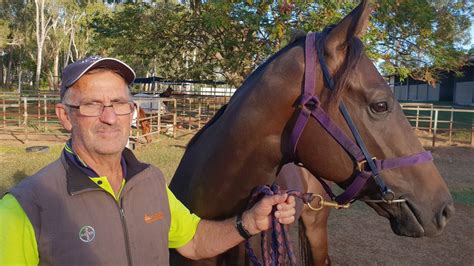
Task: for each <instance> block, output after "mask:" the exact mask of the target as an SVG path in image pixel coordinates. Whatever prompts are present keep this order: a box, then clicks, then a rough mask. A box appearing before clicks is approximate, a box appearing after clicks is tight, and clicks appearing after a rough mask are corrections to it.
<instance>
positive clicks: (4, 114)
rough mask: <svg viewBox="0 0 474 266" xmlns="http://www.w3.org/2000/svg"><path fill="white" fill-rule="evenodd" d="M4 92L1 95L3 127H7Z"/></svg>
mask: <svg viewBox="0 0 474 266" xmlns="http://www.w3.org/2000/svg"><path fill="white" fill-rule="evenodd" d="M5 97H6V96H5V94H4V95H3V98H2V102H3V127H7V115H6V112H7V106H6V102H5Z"/></svg>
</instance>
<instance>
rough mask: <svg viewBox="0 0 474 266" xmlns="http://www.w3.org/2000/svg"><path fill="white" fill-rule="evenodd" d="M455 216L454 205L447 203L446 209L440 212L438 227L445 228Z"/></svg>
mask: <svg viewBox="0 0 474 266" xmlns="http://www.w3.org/2000/svg"><path fill="white" fill-rule="evenodd" d="M453 215H454V205H453V203H452V202H450V203H447V204H446V205H444V208H443V209H442V210H441V211H440V213H439V216H438V226H439V227H440V228H444V227H445V226H446V223H447V222H448V221H449V219H451V217H452V216H453Z"/></svg>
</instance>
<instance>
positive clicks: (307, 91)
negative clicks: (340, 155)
mask: <svg viewBox="0 0 474 266" xmlns="http://www.w3.org/2000/svg"><path fill="white" fill-rule="evenodd" d="M316 62H319V64H320V66H321V70H322V72H323V76H324V79H325V82H326V85H327V87H328V88H329V89H330V90H333V89H334V82H333V80H332V78H331V76H330V74H329V71H328V68H327V65H326V63H325V61H324V53H323V47H322V46H318V47H317V49H316V33H310V34H308V35H307V36H306V42H305V64H306V67H305V84H304V91H303V94H302V95H301V97H300V102H299V105H298V108H299V114H298V117H297V119H296V123H295V126H294V128H293V131H292V134H291V136H290V154H291V156H292V159H293V161H295V162H297V156H296V149H297V146H298V142H299V139H300V137H301V134H302V133H303V130H304V128H305V127H306V124H307V122H308V120H309V118H310V117H313V118H314V119H316V120H317V121H318V122H319V123H320V124H321V126H322V127H323V128H324V129H325V130H326V131H327V132H328V133H329V134H330V135H331V136H332V137H333V138H334V139H335V140H336V141H337V142H338V143H339V145H341V146H342V148H344V150H345V151H346V152H347V153H348V154H349V155H350V156H351V157H352V158H353V159H354V160H355V162H356V164H357V169H356V170H357V171H358V174H357V175H356V177H355V178H354V180H353V181H352V183H351V184H350V185H349V186H348V187H347V188H346V190H345V191H344V192H343V193H342V194H340V195H339V196H335V195H334V193H333V192H332V190H331V189H330V188H329V186H328V185H327V184H326V183H325V182H324V181H323V180H322V179H320V178H318V180H319V181H320V182H321V184H322V185H323V187H324V189H325V190H326V192H327V193H328V195H329V196H330V197H331V198H332V199H333V200H335V201H336V202H337V203H339V204H345V203H348V202H351V201H354V200H355V197H356V196H357V195H358V194H359V192H360V191H361V190H362V188H363V187H364V186H365V184H366V182H367V180H369V179H370V178H371V177H372V178H374V181H375V182H376V184H377V186H378V187H379V190H380V193H381V195H382V198H383V199H384V200H393V198H394V195H393V192H392V191H391V190H390V189H389V188H388V187H387V186H386V185H385V183H384V181H383V179H382V178H381V176H380V174H379V172H380V171H382V170H387V169H393V168H399V167H405V166H411V165H415V164H419V163H424V162H427V161H431V160H432V159H433V157H432V156H431V153H430V152H426V151H425V152H421V153H417V154H413V155H409V156H404V157H399V158H394V159H385V160H377V159H375V158H373V157H372V156H371V155H370V153H369V151H368V149H367V148H366V146H365V143H364V141H363V140H362V137H361V136H360V133H359V131H358V130H357V128H356V126H355V124H354V122H353V121H352V118H351V117H350V115H349V112H348V111H347V108H346V107H345V105H344V103H343V102H342V101H341V104H340V106H339V109H340V111H341V113H342V115H343V117H344V119H345V120H346V122H347V124H348V126H349V128H350V130H351V132H352V135H353V137H354V139H355V140H356V143H354V141H353V140H352V139H350V138H349V137H347V136H346V134H345V133H344V131H342V130H341V129H340V128H339V126H338V125H337V124H335V123H334V122H333V121H332V119H331V118H330V117H329V115H328V114H327V113H326V111H324V110H323V109H322V108H321V105H320V100H319V98H318V96H317V95H315V85H316V82H315V77H316V74H315V72H316Z"/></svg>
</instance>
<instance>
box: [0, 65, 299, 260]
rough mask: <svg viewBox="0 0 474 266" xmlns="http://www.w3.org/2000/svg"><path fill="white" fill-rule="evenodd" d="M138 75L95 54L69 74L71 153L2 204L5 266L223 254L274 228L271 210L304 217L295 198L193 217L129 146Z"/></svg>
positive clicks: (64, 118)
mask: <svg viewBox="0 0 474 266" xmlns="http://www.w3.org/2000/svg"><path fill="white" fill-rule="evenodd" d="M134 78H135V73H134V72H133V70H132V69H131V68H130V67H129V66H128V65H126V64H125V63H123V62H121V61H120V60H117V59H113V58H100V57H89V58H86V59H83V60H81V61H78V62H75V63H73V64H70V65H69V66H67V67H66V68H65V69H64V71H63V78H62V85H61V103H59V104H57V106H56V114H57V116H58V118H59V120H60V121H61V124H62V125H63V126H64V128H65V129H67V130H68V131H70V132H71V139H70V140H69V141H68V142H67V143H66V145H65V147H64V150H63V152H62V154H61V157H60V158H59V159H58V160H56V161H55V162H53V163H51V164H50V165H48V166H46V167H45V168H43V169H42V170H40V171H39V172H38V173H36V174H34V175H33V176H30V177H27V178H25V179H24V180H23V181H22V182H20V183H19V184H18V185H17V186H15V187H14V188H12V189H11V190H10V191H9V193H7V194H6V195H5V196H4V197H3V199H2V200H0V265H12V264H15V265H19V264H20V265H24V264H26V265H37V264H55V265H70V264H75V265H123V264H128V265H131V264H134V265H150V264H154V265H166V264H169V254H168V248H176V250H177V251H178V252H179V253H180V254H182V255H183V256H185V257H188V258H191V259H201V258H207V257H213V256H215V255H217V254H219V253H222V252H224V251H226V250H227V249H229V248H231V247H233V246H235V245H237V244H238V243H240V242H241V241H243V240H244V238H248V237H249V236H251V235H253V234H257V233H259V232H261V231H263V230H267V229H269V227H270V226H271V225H270V218H271V215H272V214H271V210H272V207H273V206H275V205H276V207H277V211H276V212H275V214H274V215H275V216H276V217H277V218H278V219H279V221H280V222H281V223H285V224H288V223H291V222H293V221H294V213H295V200H294V198H293V197H288V196H287V194H282V195H274V196H268V197H265V198H263V199H262V200H261V201H259V202H258V203H257V204H256V205H255V206H254V207H253V208H252V209H250V210H248V211H245V212H244V213H243V214H241V215H238V216H237V218H230V219H228V220H224V221H209V220H204V219H200V218H199V217H197V216H196V215H194V214H191V213H190V212H189V210H187V209H186V207H185V206H183V205H182V204H181V203H180V202H179V201H178V200H177V199H176V198H175V197H174V195H173V194H172V193H171V192H170V191H169V190H168V188H167V185H166V183H165V179H164V178H163V174H162V173H161V171H160V170H159V169H157V168H156V167H154V166H151V165H148V164H145V163H142V162H140V161H138V160H137V159H136V158H135V157H134V155H133V153H132V152H131V151H130V150H128V149H125V148H124V147H125V145H126V143H127V140H128V135H129V130H130V124H131V121H132V112H133V111H134V108H135V107H134V104H133V103H132V102H131V97H130V92H129V89H128V85H129V84H130V83H132V81H133V80H134Z"/></svg>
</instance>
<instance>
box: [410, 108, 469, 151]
mask: <svg viewBox="0 0 474 266" xmlns="http://www.w3.org/2000/svg"><path fill="white" fill-rule="evenodd" d="M401 106H402V109H403V111H404V112H405V115H406V117H407V119H408V121H410V122H411V124H412V126H413V127H414V128H415V129H417V130H426V131H428V133H429V134H431V138H432V143H431V145H432V147H435V146H436V140H437V139H439V138H440V137H441V134H443V133H444V134H445V135H446V134H447V140H448V141H449V142H452V141H453V140H454V136H455V134H459V135H461V136H463V137H464V138H463V139H462V140H461V141H463V142H470V144H471V146H474V109H461V108H454V107H452V106H435V105H433V104H424V103H420V104H418V103H402V104H401Z"/></svg>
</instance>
